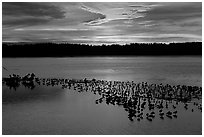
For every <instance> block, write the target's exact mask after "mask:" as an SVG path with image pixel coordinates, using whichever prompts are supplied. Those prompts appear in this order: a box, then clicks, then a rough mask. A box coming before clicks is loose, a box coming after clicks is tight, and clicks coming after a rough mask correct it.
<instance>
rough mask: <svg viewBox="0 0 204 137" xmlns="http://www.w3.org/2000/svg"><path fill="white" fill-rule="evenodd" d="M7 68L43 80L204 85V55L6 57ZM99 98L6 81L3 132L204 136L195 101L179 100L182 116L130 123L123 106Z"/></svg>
mask: <svg viewBox="0 0 204 137" xmlns="http://www.w3.org/2000/svg"><path fill="white" fill-rule="evenodd" d="M3 66H4V67H6V68H7V70H8V71H6V70H3V74H2V75H3V77H7V76H8V75H9V74H12V73H17V74H20V75H25V74H27V73H30V72H34V73H35V74H36V75H37V76H38V77H43V78H44V77H46V78H50V77H53V78H54V77H57V78H77V79H80V78H85V77H86V78H96V79H105V80H122V81H127V80H129V81H132V80H133V81H138V82H142V81H147V82H149V83H168V84H175V85H177V84H185V85H197V86H201V84H202V78H201V76H202V70H201V69H202V59H201V57H87V58H31V59H30V58H29V59H28V58H15V59H9V58H4V59H3ZM98 98H99V95H98V94H93V93H92V92H81V93H79V92H77V91H74V90H73V89H61V87H60V86H55V87H47V86H36V87H35V88H34V90H30V89H28V88H25V87H23V86H21V87H19V88H18V89H17V90H16V91H15V90H14V89H9V88H8V87H6V86H5V85H3V105H2V122H3V125H2V130H3V134H202V113H201V112H200V111H199V110H198V109H195V108H194V106H193V105H192V103H189V109H187V110H186V109H184V107H183V103H179V105H178V108H177V110H178V117H177V118H173V119H169V118H167V117H165V118H164V119H163V120H162V119H160V118H159V117H157V116H156V117H155V119H154V120H153V121H152V122H150V121H148V120H146V119H145V118H144V119H143V120H141V121H137V120H136V119H135V120H134V121H130V120H129V119H128V113H127V112H126V111H125V110H124V108H123V107H121V106H117V105H111V104H109V105H108V104H106V103H105V102H102V103H101V104H96V103H95V100H96V99H98ZM195 101H197V102H199V103H201V100H199V101H198V100H195ZM173 103H175V102H173ZM192 108H193V109H194V112H192V111H191V109H192ZM172 109H173V108H169V109H168V110H172ZM146 111H148V110H146ZM164 111H167V109H166V110H164ZM157 112H158V110H157V109H156V110H155V113H156V115H158V113H157Z"/></svg>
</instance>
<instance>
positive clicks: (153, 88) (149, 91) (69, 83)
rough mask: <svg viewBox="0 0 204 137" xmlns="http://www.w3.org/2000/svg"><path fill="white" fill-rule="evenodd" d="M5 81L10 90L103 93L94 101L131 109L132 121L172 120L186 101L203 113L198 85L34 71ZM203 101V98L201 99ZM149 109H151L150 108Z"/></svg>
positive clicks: (186, 106) (128, 110)
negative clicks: (59, 76)
mask: <svg viewBox="0 0 204 137" xmlns="http://www.w3.org/2000/svg"><path fill="white" fill-rule="evenodd" d="M2 82H3V84H5V85H6V86H8V87H9V88H10V89H11V88H13V89H14V90H16V88H17V87H19V86H20V85H24V86H25V87H27V88H29V89H31V90H32V89H34V88H35V85H36V84H38V85H46V86H56V85H60V86H61V87H62V88H63V89H66V88H68V89H74V90H77V91H78V92H88V91H90V92H93V93H94V94H98V95H99V96H100V98H99V99H97V100H96V101H95V103H96V104H99V103H102V102H104V101H105V102H106V104H108V105H109V104H112V105H118V106H122V107H123V108H124V109H125V111H127V112H128V118H129V120H131V121H134V119H137V121H140V120H142V119H144V117H146V119H147V120H148V121H152V120H153V119H154V118H155V116H156V115H158V116H159V118H160V119H164V118H165V117H168V118H170V119H172V118H177V117H178V115H177V114H178V110H177V107H178V104H179V103H183V106H184V108H185V109H186V110H188V109H190V111H192V112H194V109H195V108H190V107H189V104H190V103H193V106H195V107H196V108H197V109H198V110H199V111H200V112H202V104H201V103H198V101H193V100H200V99H202V88H201V87H198V86H185V85H182V86H181V85H177V86H172V85H169V84H166V85H163V84H148V83H147V82H142V83H135V82H134V81H131V82H130V81H127V82H122V81H106V80H96V79H92V80H88V79H86V78H85V79H80V80H77V79H57V78H47V79H46V78H37V77H36V76H35V74H34V73H32V74H27V75H26V76H24V77H20V76H19V75H15V74H13V75H10V76H9V78H3V81H2ZM200 102H201V101H200ZM147 110H148V111H147Z"/></svg>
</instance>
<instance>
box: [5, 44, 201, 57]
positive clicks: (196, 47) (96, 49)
mask: <svg viewBox="0 0 204 137" xmlns="http://www.w3.org/2000/svg"><path fill="white" fill-rule="evenodd" d="M141 55H145V56H148V55H150V56H160V55H162V56H165V55H167V56H168V55H176V56H179V55H202V42H186V43H169V44H166V43H131V44H125V45H119V44H112V45H104V44H103V45H97V46H96V45H89V44H70V43H3V44H2V56H3V57H70V56H141Z"/></svg>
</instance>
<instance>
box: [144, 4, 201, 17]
mask: <svg viewBox="0 0 204 137" xmlns="http://www.w3.org/2000/svg"><path fill="white" fill-rule="evenodd" d="M201 10H202V4H201V3H197V2H195V3H188V2H176V3H160V6H155V7H152V8H151V9H149V10H147V11H144V12H142V13H145V14H146V16H145V18H144V19H147V20H159V21H161V20H167V21H177V20H183V19H187V18H195V17H201V16H202V12H201Z"/></svg>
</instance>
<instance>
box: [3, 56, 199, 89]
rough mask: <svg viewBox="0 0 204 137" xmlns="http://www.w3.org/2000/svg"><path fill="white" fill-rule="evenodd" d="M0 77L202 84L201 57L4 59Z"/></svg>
mask: <svg viewBox="0 0 204 137" xmlns="http://www.w3.org/2000/svg"><path fill="white" fill-rule="evenodd" d="M2 64H3V66H4V67H6V68H7V69H8V71H6V70H3V73H2V76H3V77H7V76H8V75H9V74H12V73H16V74H19V75H26V74H27V73H31V72H34V73H35V74H36V75H37V76H38V77H47V78H50V77H54V78H78V79H83V78H85V77H86V78H88V79H92V78H96V79H106V78H107V77H108V79H107V80H120V81H128V80H129V81H132V80H133V81H138V82H145V81H146V82H148V83H165V84H174V85H178V84H184V85H192V86H195V85H196V86H201V84H202V77H201V76H202V58H201V57H73V58H3V60H2Z"/></svg>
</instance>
